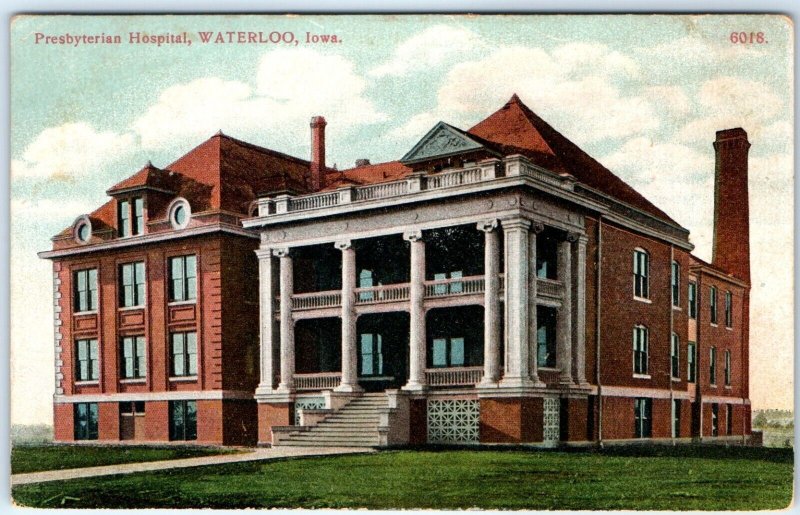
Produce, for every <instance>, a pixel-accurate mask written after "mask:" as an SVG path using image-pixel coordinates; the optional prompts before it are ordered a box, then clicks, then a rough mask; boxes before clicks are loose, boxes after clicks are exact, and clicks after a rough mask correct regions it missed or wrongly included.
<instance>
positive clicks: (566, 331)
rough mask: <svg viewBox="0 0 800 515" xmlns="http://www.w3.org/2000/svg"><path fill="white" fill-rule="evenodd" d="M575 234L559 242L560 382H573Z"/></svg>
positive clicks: (558, 331) (558, 336)
mask: <svg viewBox="0 0 800 515" xmlns="http://www.w3.org/2000/svg"><path fill="white" fill-rule="evenodd" d="M572 239H574V238H573V235H571V234H568V235H567V237H566V239H564V240H563V241H560V242H558V280H559V281H560V282H561V284H562V285H563V290H562V291H563V294H562V297H561V308H559V310H558V321H557V325H556V340H557V342H556V364H557V365H558V367H559V368H560V369H561V374H560V375H559V378H558V382H559V383H562V384H570V383H572V242H571V241H570V240H572Z"/></svg>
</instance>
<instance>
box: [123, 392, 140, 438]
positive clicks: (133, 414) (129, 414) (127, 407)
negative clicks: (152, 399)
mask: <svg viewBox="0 0 800 515" xmlns="http://www.w3.org/2000/svg"><path fill="white" fill-rule="evenodd" d="M119 439H120V440H144V401H135V402H120V403H119Z"/></svg>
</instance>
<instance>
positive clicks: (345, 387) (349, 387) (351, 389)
mask: <svg viewBox="0 0 800 515" xmlns="http://www.w3.org/2000/svg"><path fill="white" fill-rule="evenodd" d="M333 391H334V392H342V393H361V392H363V391H364V389H363V388H361V387H360V386H359V385H357V384H340V385H339V386H337V387H336V388H334V389H333Z"/></svg>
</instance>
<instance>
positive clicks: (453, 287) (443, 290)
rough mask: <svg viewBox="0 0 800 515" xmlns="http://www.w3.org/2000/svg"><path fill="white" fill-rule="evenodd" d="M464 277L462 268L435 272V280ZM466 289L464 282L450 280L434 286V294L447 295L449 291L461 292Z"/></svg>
mask: <svg viewBox="0 0 800 515" xmlns="http://www.w3.org/2000/svg"><path fill="white" fill-rule="evenodd" d="M462 277H464V272H463V271H462V270H453V271H452V272H441V273H435V274H433V280H434V281H444V280H447V279H461V278H462ZM463 291H464V283H462V282H460V281H458V282H450V283H444V284H436V285H434V286H433V294H434V295H447V294H448V293H461V292H463Z"/></svg>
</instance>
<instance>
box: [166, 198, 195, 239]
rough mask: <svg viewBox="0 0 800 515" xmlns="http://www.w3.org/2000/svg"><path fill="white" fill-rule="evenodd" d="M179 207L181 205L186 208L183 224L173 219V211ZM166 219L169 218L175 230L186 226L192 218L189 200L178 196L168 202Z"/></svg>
mask: <svg viewBox="0 0 800 515" xmlns="http://www.w3.org/2000/svg"><path fill="white" fill-rule="evenodd" d="M179 207H183V208H184V209H185V210H186V221H185V222H184V223H183V224H179V223H178V222H177V221H176V220H175V211H177V209H178V208H179ZM167 219H168V220H169V223H170V225H171V226H172V228H173V229H175V230H176V231H179V230H181V229H185V228H186V227H188V226H189V222H190V221H191V220H192V206H190V205H189V201H188V200H186V199H185V198H183V197H178V198H176V199H175V200H173V201H172V202H170V204H169V207H168V208H167Z"/></svg>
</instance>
